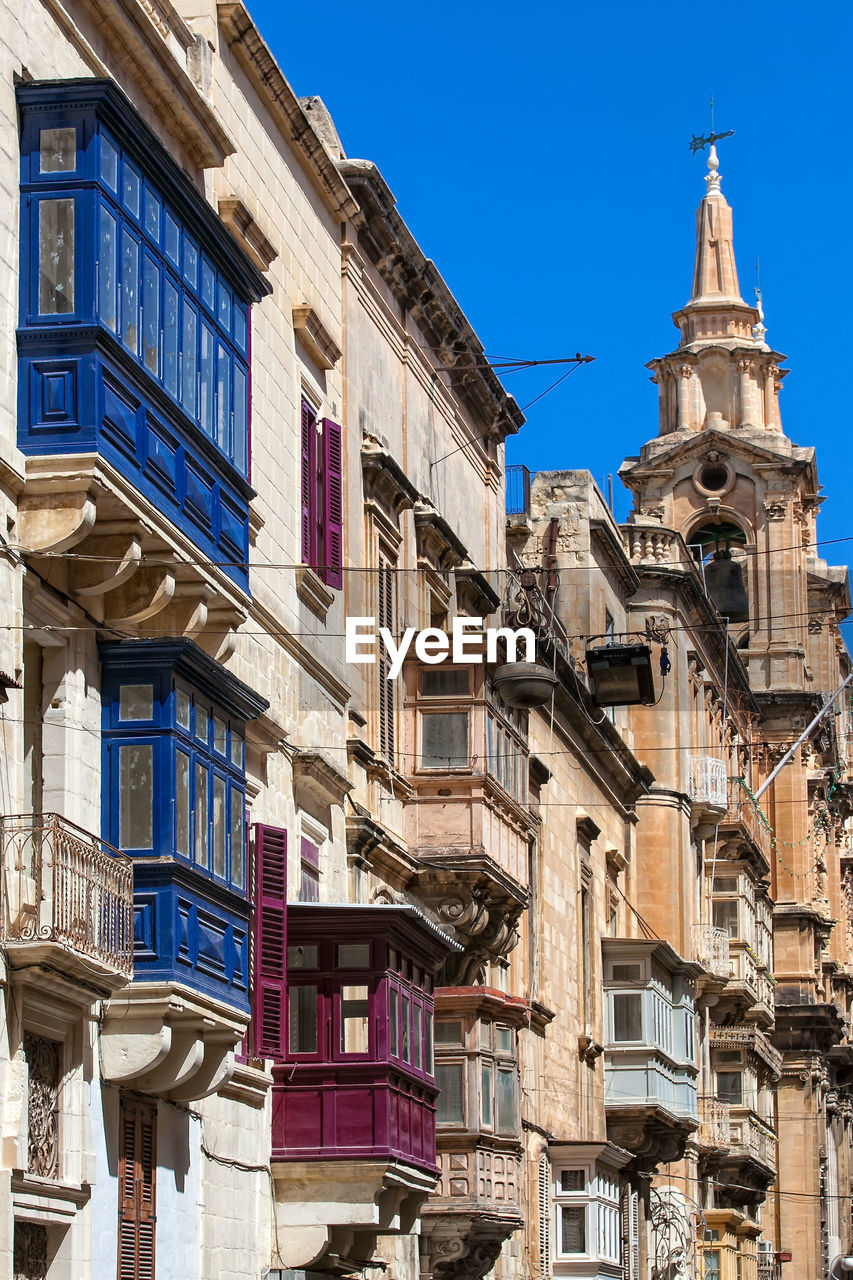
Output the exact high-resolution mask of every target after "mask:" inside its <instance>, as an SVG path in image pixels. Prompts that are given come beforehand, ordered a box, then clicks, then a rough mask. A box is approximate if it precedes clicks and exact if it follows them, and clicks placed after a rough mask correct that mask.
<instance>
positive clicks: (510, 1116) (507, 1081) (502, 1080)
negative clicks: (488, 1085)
mask: <svg viewBox="0 0 853 1280" xmlns="http://www.w3.org/2000/svg"><path fill="white" fill-rule="evenodd" d="M497 1111H498V1130H499V1132H500V1133H515V1131H516V1129H517V1128H518V1122H517V1120H516V1114H515V1112H516V1106H515V1071H514V1070H508V1069H504V1068H502V1067H499V1068H498V1071H497Z"/></svg>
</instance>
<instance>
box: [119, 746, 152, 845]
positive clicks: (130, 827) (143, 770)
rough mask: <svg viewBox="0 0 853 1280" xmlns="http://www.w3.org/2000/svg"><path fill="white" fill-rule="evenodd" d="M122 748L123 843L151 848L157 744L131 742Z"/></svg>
mask: <svg viewBox="0 0 853 1280" xmlns="http://www.w3.org/2000/svg"><path fill="white" fill-rule="evenodd" d="M118 752H119V844H120V845H121V847H122V849H150V848H152V846H153V844H154V748H153V747H152V746H150V745H145V744H143V743H127V744H125V745H122V746H120V747H119V749H118Z"/></svg>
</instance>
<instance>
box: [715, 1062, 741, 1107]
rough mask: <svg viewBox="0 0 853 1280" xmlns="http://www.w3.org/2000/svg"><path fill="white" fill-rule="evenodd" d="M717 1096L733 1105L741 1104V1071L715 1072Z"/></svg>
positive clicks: (738, 1105) (721, 1100) (739, 1105)
mask: <svg viewBox="0 0 853 1280" xmlns="http://www.w3.org/2000/svg"><path fill="white" fill-rule="evenodd" d="M717 1097H718V1098H719V1100H720V1102H728V1103H729V1104H730V1105H731V1106H733V1107H741V1106H743V1073H742V1072H741V1071H718V1072H717Z"/></svg>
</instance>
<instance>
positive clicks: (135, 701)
mask: <svg viewBox="0 0 853 1280" xmlns="http://www.w3.org/2000/svg"><path fill="white" fill-rule="evenodd" d="M118 718H119V720H152V719H153V718H154V686H153V685H151V684H123V685H122V686H121V689H120V690H119V695H118Z"/></svg>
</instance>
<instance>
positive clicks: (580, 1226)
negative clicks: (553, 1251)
mask: <svg viewBox="0 0 853 1280" xmlns="http://www.w3.org/2000/svg"><path fill="white" fill-rule="evenodd" d="M559 1223H560V1253H563V1254H571V1253H586V1206H585V1205H579V1204H578V1205H575V1204H562V1205H560V1213H559Z"/></svg>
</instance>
